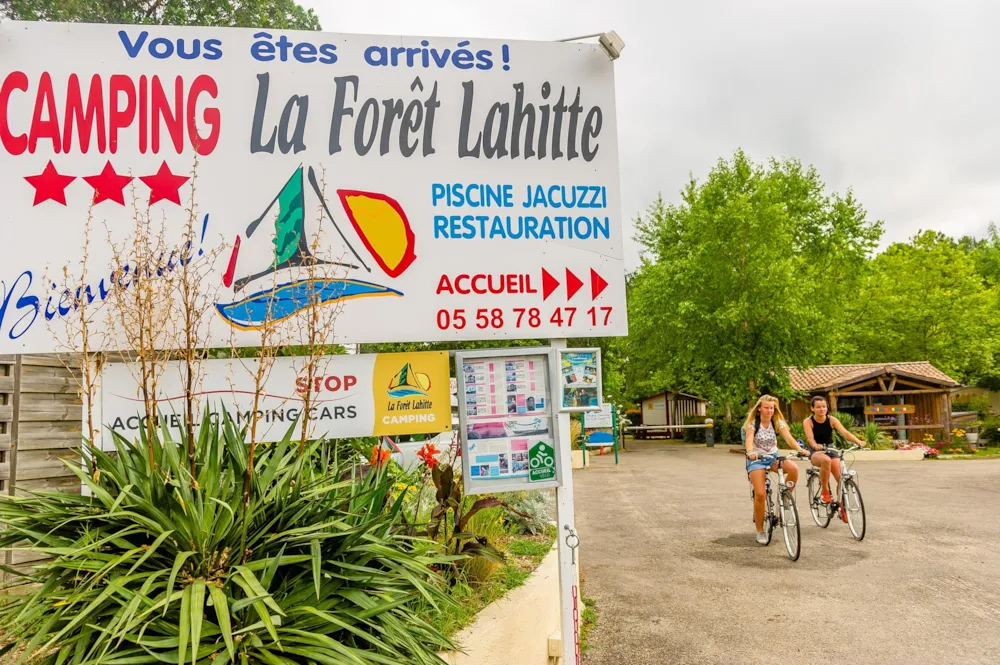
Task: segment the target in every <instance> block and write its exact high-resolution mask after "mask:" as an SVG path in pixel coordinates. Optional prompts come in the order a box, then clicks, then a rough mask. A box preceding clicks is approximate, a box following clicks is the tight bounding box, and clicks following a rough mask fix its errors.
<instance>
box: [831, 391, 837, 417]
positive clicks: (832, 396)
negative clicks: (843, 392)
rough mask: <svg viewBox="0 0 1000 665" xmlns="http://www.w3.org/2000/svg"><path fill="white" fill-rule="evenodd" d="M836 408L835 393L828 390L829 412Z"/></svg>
mask: <svg viewBox="0 0 1000 665" xmlns="http://www.w3.org/2000/svg"><path fill="white" fill-rule="evenodd" d="M836 410H837V393H836V392H832V391H831V392H830V413H833V412H834V411H836Z"/></svg>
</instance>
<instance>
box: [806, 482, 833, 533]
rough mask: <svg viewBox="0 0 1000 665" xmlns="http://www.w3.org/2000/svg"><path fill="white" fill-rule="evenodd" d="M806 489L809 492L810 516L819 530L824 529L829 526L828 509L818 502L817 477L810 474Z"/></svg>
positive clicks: (818, 488)
mask: <svg viewBox="0 0 1000 665" xmlns="http://www.w3.org/2000/svg"><path fill="white" fill-rule="evenodd" d="M806 487H807V488H808V490H809V495H808V496H809V512H810V514H812V518H813V522H815V523H816V526H818V527H820V528H821V529H825V528H826V527H828V526H830V509H829V508H828V507H827V505H826V504H825V503H823V502H822V501H820V498H821V497H820V492H821V490H820V485H819V475H818V474H810V476H809V482H808V483H807V484H806Z"/></svg>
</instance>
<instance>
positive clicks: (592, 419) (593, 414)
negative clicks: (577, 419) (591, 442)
mask: <svg viewBox="0 0 1000 665" xmlns="http://www.w3.org/2000/svg"><path fill="white" fill-rule="evenodd" d="M614 408H615V406H614V404H607V403H604V404H602V405H601V410H600V411H584V413H583V428H584V429H604V428H608V427H614V426H615V421H614V414H613V413H612V409H614Z"/></svg>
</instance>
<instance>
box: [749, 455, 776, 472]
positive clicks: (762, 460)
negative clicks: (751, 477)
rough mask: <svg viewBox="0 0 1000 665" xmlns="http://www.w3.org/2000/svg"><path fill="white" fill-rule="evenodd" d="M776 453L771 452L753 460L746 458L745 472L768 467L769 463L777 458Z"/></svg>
mask: <svg viewBox="0 0 1000 665" xmlns="http://www.w3.org/2000/svg"><path fill="white" fill-rule="evenodd" d="M777 456H778V453H771V454H769V455H763V456H761V457H758V458H757V459H755V460H752V459H750V458H749V457H748V458H747V473H750V472H751V471H756V470H758V469H765V470H766V469H770V468H771V465H772V464H774V463H775V462H776V461H777V460H776V458H777Z"/></svg>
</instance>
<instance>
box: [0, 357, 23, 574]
mask: <svg viewBox="0 0 1000 665" xmlns="http://www.w3.org/2000/svg"><path fill="white" fill-rule="evenodd" d="M13 374H14V392H12V393H11V405H12V411H13V417H12V418H11V421H10V422H9V423H8V424H7V431H8V432H9V433H10V450H9V451H8V452H7V466H8V469H9V470H10V472H9V475H8V476H7V494H9V495H11V496H14V484H15V481H16V480H17V439H18V431H19V430H20V426H19V421H20V416H21V356H20V354H18V355H17V356H16V357H15V358H14V372H13ZM13 563H14V552H12V551H10V550H8V551H7V552H6V553H5V554H4V565H6V566H7V567H8V568H10V567H11V566H12V565H13ZM3 579H4V582H6V581H7V580H8V579H9V574H8V573H6V572H5V573H4V575H3Z"/></svg>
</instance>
